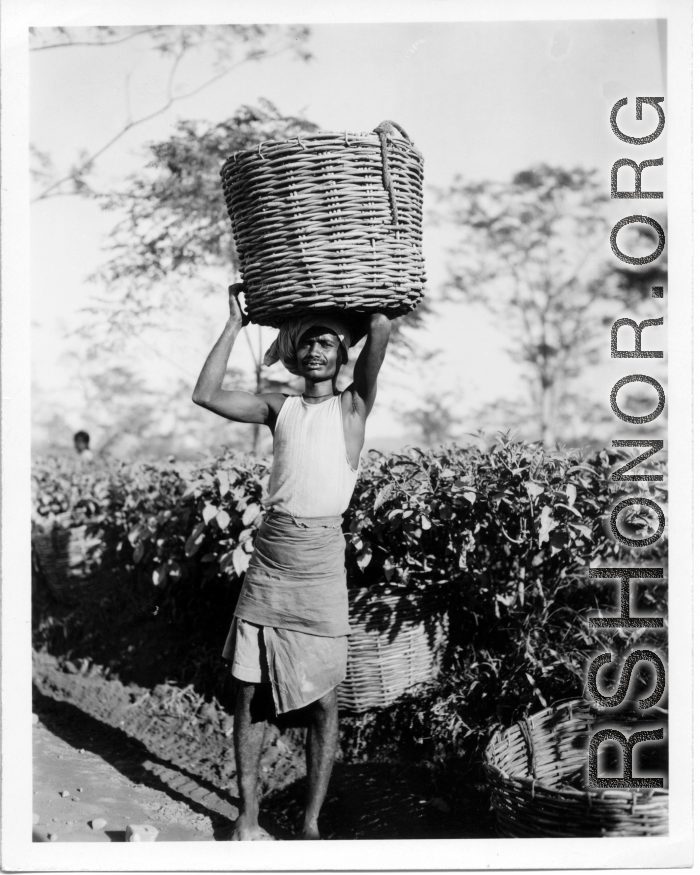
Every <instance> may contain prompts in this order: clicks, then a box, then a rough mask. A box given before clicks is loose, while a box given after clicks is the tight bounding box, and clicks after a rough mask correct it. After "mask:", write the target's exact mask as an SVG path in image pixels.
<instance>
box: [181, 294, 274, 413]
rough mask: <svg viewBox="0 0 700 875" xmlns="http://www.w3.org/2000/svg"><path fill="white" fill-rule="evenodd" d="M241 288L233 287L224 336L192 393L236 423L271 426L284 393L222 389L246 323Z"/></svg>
mask: <svg viewBox="0 0 700 875" xmlns="http://www.w3.org/2000/svg"><path fill="white" fill-rule="evenodd" d="M239 289H240V285H233V286H230V287H229V310H230V315H229V318H228V320H227V321H226V327H225V328H224V330H223V333H222V335H221V337H220V338H219V339H218V340H217V341H216V343H215V344H214V348H213V349H212V351H211V352H210V353H209V356H208V357H207V360H206V361H205V362H204V367H203V368H202V373H201V374H200V375H199V379H198V380H197V385H196V386H195V387H194V392H193V393H192V400H193V401H194V403H195V404H199V406H200V407H206V409H207V410H212V411H213V412H214V413H218V414H219V416H224V417H225V418H226V419H231V420H233V421H234V422H253V423H255V422H257V423H264V424H270V422H271V419H272V417H273V416H274V415H275V414H276V413H277V412H278V409H279V406H281V403H282V402H283V401H284V396H283V395H281V394H278V393H276V394H273V393H270V394H267V395H254V394H253V393H252V392H243V391H226V390H224V389H222V388H221V384H222V383H223V381H224V376H225V375H226V367H227V365H228V360H229V356H230V355H231V350H232V349H233V344H234V342H235V340H236V337H237V336H238V334H239V332H240V330H241V328H242V327H243V326H244V325H245V324H246V322H247V320H246V319H245V317H244V315H243V312H242V310H241V308H240V305H239V303H238V298H237V294H238V291H239Z"/></svg>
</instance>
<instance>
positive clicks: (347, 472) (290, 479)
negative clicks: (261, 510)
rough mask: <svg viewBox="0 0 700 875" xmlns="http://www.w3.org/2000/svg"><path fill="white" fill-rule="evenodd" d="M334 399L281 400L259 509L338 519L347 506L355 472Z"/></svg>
mask: <svg viewBox="0 0 700 875" xmlns="http://www.w3.org/2000/svg"><path fill="white" fill-rule="evenodd" d="M340 398H341V396H340V395H334V396H333V397H332V398H330V399H329V400H328V401H322V402H321V403H320V404H308V403H307V402H306V401H305V400H304V399H303V398H302V397H301V395H295V396H291V397H289V398H286V399H285V401H284V404H283V405H282V407H281V408H280V412H279V414H278V416H277V423H276V425H275V437H274V442H273V461H272V470H271V471H270V486H269V497H268V498H266V499H265V500H264V501H263V504H264V505H265V506H266V507H267V508H268V509H270V510H272V509H274V510H283V511H286V512H287V513H289V514H292V516H295V517H325V516H338V515H340V514H342V513H344V512H345V511H346V510H347V507H348V505H349V504H350V498H351V497H352V493H353V490H354V488H355V482H356V480H357V470H353V469H352V466H351V465H350V461H349V460H348V455H347V450H346V448H345V433H344V431H343V411H342V407H341V403H340Z"/></svg>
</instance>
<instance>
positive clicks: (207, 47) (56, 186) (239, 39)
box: [30, 24, 311, 201]
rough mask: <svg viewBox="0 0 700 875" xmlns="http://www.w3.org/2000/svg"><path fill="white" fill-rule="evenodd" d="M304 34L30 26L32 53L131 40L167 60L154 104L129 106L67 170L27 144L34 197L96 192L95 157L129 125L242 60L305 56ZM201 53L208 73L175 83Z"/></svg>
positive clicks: (233, 28) (261, 28)
mask: <svg viewBox="0 0 700 875" xmlns="http://www.w3.org/2000/svg"><path fill="white" fill-rule="evenodd" d="M309 36H310V31H309V29H308V28H306V27H302V26H299V25H290V26H285V27H280V26H276V25H260V24H250V25H242V24H224V25H216V26H213V25H183V26H176V25H157V26H154V27H40V28H30V50H31V51H32V52H45V51H49V50H51V51H57V50H58V51H65V50H66V49H71V48H76V47H84V46H103V47H109V46H113V45H117V44H122V43H125V42H128V41H136V42H138V43H140V44H142V45H146V46H150V48H151V49H152V50H153V51H156V52H158V53H159V54H160V55H161V56H162V57H164V58H166V59H167V60H168V62H169V69H168V72H167V75H166V77H165V79H164V81H163V83H162V87H163V98H162V101H161V103H160V105H159V106H157V107H156V109H155V110H151V111H149V112H146V113H144V114H143V115H136V116H134V115H133V114H132V113H131V111H130V110H129V111H128V112H127V116H126V118H125V119H124V121H123V122H122V124H121V127H119V128H118V130H117V131H116V132H115V133H113V134H112V135H111V136H110V137H108V138H107V139H106V140H105V142H104V143H103V144H102V146H100V147H99V148H98V149H96V150H94V151H92V152H88V151H86V150H81V151H80V152H79V154H78V157H77V159H76V161H75V162H74V163H73V164H72V165H71V166H70V167H69V168H68V169H67V171H57V170H56V168H55V167H54V165H53V162H52V159H51V155H50V154H49V153H48V152H42V151H41V150H39V149H38V148H36V147H35V146H33V147H32V153H33V156H34V159H35V165H34V168H33V170H32V175H33V177H34V180H35V181H36V182H37V183H38V185H39V191H38V193H37V195H36V196H35V198H34V200H35V201H41V200H46V199H48V198H54V197H62V196H65V195H82V196H88V197H89V196H96V195H97V194H98V193H97V192H96V191H95V189H94V187H93V185H94V183H93V181H92V178H91V177H92V176H93V174H94V170H95V164H96V162H97V161H98V159H100V158H101V157H102V156H103V155H104V153H105V152H107V151H108V150H109V149H111V148H112V146H113V145H114V144H115V143H116V142H118V141H119V140H121V139H122V138H123V137H124V136H125V135H126V134H128V133H129V132H130V131H131V130H133V129H134V128H136V127H138V126H140V125H143V124H145V123H147V122H149V121H151V119H154V118H156V117H157V116H160V115H163V113H165V112H167V111H168V110H169V109H170V108H171V107H172V106H174V105H175V104H176V103H177V102H179V101H182V100H186V99H187V98H189V97H193V96H195V95H196V94H199V93H201V92H202V91H204V90H205V89H206V88H208V87H209V86H211V85H213V84H214V83H215V82H217V81H219V80H220V79H223V78H224V77H225V76H228V75H229V74H230V73H232V72H233V71H234V70H235V69H237V68H238V67H239V66H241V65H242V64H245V63H249V62H254V61H261V60H263V59H265V58H270V57H273V56H275V55H279V54H282V53H292V54H293V55H294V56H295V57H297V58H300V59H301V60H309V59H310V58H311V54H310V53H309V51H308V50H307V48H306V44H307V42H308V39H309ZM202 53H208V54H209V57H210V60H211V73H210V75H209V76H207V77H205V78H204V79H202V80H201V81H199V82H196V83H191V82H188V83H187V85H184V84H183V83H180V82H178V73H179V72H180V68H181V65H182V63H183V61H184V59H185V58H186V56H188V55H191V54H202ZM125 91H126V104H127V106H129V105H130V100H129V96H130V95H129V77H127V79H126V82H125Z"/></svg>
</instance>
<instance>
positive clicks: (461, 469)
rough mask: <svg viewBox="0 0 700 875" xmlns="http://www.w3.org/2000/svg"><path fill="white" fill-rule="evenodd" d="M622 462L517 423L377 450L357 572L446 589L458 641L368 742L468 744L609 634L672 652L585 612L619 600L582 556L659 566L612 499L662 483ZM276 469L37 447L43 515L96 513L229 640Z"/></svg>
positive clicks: (369, 464) (611, 640) (175, 619)
mask: <svg viewBox="0 0 700 875" xmlns="http://www.w3.org/2000/svg"><path fill="white" fill-rule="evenodd" d="M626 458H631V456H629V455H628V454H622V453H618V454H617V455H615V456H611V455H609V454H608V453H607V452H606V451H602V452H599V453H591V454H588V455H587V456H586V457H585V458H584V457H583V455H582V453H581V452H580V451H578V450H572V451H558V452H551V451H545V450H543V449H542V447H541V446H539V445H531V444H523V443H521V442H517V441H513V440H509V439H508V438H506V437H501V438H500V439H499V440H498V442H497V443H496V444H495V445H494V446H492V447H491V448H489V449H488V450H481V449H479V448H477V447H474V446H471V447H466V448H457V447H451V448H444V449H441V450H439V451H434V452H424V451H421V450H417V449H411V450H408V451H406V452H403V453H397V454H393V455H390V456H383V455H381V454H377V453H372V454H370V458H369V459H368V460H367V461H366V462H365V463H364V465H363V468H362V470H361V473H360V476H359V478H358V485H357V489H356V491H355V493H354V496H353V499H352V502H351V505H350V507H349V509H348V512H347V514H346V517H345V523H344V528H345V532H346V538H347V542H348V557H347V568H348V584H349V586H351V587H368V588H374V589H376V591H377V592H378V594H380V595H381V592H383V591H384V589H385V588H390V589H391V591H392V592H394V593H396V592H398V593H400V594H401V595H402V596H403V599H404V600H405V601H406V602H410V601H414V600H418V599H419V598H420V597H421V595H422V594H423V593H430V594H432V595H435V594H437V596H438V601H439V602H440V604H441V609H440V610H442V611H444V612H446V613H447V615H448V619H449V622H448V630H449V640H448V646H447V647H446V648H445V652H444V659H443V665H442V671H441V674H440V676H439V677H438V679H437V680H436V681H435V682H434V683H432V684H430V685H426V686H424V687H423V688H420V689H418V690H414V691H411V692H410V693H409V694H407V695H406V696H404V697H403V699H402V700H400V701H399V702H397V704H396V705H395V706H393V707H392V708H390V709H387V710H386V711H384V712H381V713H378V714H375V715H370V716H369V717H368V718H367V719H365V720H363V721H362V724H361V725H362V726H363V727H364V728H363V729H362V733H361V734H360V735H357V737H356V738H355V742H353V743H354V744H356V746H358V749H359V748H360V747H362V746H363V745H367V744H377V743H380V742H381V740H382V739H384V740H387V739H390V738H393V739H395V740H396V739H403V742H404V743H405V744H407V745H409V747H411V746H412V747H413V748H418V751H419V750H420V749H421V747H422V748H423V749H426V750H427V748H430V749H431V750H432V755H435V751H437V750H438V749H442V750H446V751H454V750H460V749H462V748H463V747H464V745H465V744H469V743H471V742H470V741H469V740H470V739H471V740H472V741H474V740H479V739H482V738H483V736H484V735H485V734H487V733H488V732H489V731H490V730H491V729H492V728H493V727H494V726H495V725H496V724H498V723H499V722H504V723H509V722H510V721H511V720H512V719H513V718H514V717H516V716H518V715H519V714H521V713H523V712H525V711H527V710H531V709H534V710H537V709H539V708H540V707H543V706H545V705H548V704H551V703H552V702H553V701H556V700H557V699H560V698H563V697H568V696H573V695H579V694H580V693H581V692H582V686H583V676H584V673H585V666H586V664H587V659H588V657H589V655H590V654H591V652H593V651H597V652H600V650H601V649H602V647H603V645H605V648H606V649H614V650H615V651H616V652H617V653H623V652H624V651H625V650H626V649H629V648H630V647H631V646H632V645H634V643H635V642H636V641H638V640H640V638H643V639H644V641H645V644H647V645H648V644H649V643H650V642H652V641H653V642H654V643H655V644H657V645H658V647H660V648H662V649H663V647H664V631H663V630H656V631H654V634H650V633H651V632H652V631H653V630H649V629H641V630H639V629H631V630H609V631H602V630H597V631H596V630H591V629H589V627H588V623H587V617H588V616H589V615H590V614H594V613H596V612H599V613H600V614H605V613H614V611H615V609H616V598H615V592H616V591H617V587H616V586H615V585H614V582H613V581H601V580H597V579H596V580H591V579H589V577H588V570H587V569H588V567H589V566H593V567H596V566H603V565H605V566H615V565H632V564H635V563H640V562H644V564H646V565H649V564H652V563H653V564H656V565H664V564H665V553H666V543H667V542H666V537H665V536H664V537H662V538H661V539H659V540H658V541H657V542H656V543H655V544H654V545H653V546H652V547H649V548H644V549H629V548H627V547H621V546H620V545H619V544H618V543H617V541H616V540H615V539H614V538H612V537H611V535H610V532H609V528H608V522H607V520H608V519H609V514H610V510H611V507H612V506H613V505H614V504H616V503H617V501H618V500H619V499H621V498H622V497H626V496H627V495H629V494H643V495H645V496H646V497H649V498H652V499H654V500H656V501H657V502H659V503H660V504H661V505H662V506H664V505H665V501H666V491H665V485H664V484H663V482H660V483H644V482H640V483H620V482H616V481H613V480H612V479H611V475H612V473H613V471H614V470H615V469H616V468H617V467H619V466H620V465H621V464H622V462H623V460H624V459H626ZM644 470H645V471H649V472H651V473H661V474H664V472H665V462H664V460H663V459H660V457H659V454H657V455H656V456H654V457H652V459H650V460H649V461H648V462H647V463H646V464H645V467H644ZM268 476H269V469H268V465H267V464H266V463H263V462H257V461H254V460H252V459H251V458H248V457H245V456H240V455H233V454H230V453H229V454H225V455H223V456H222V457H220V458H218V459H215V460H210V461H208V462H206V463H202V464H199V465H187V466H181V465H177V464H175V463H172V462H170V463H162V464H157V465H154V464H150V465H148V464H139V465H124V464H114V465H106V466H99V465H95V466H94V467H91V468H89V469H80V468H78V467H76V466H74V467H73V468H71V467H70V465H69V464H68V463H59V462H57V461H55V460H42V461H40V462H37V464H36V465H35V468H34V513H35V518H36V519H45V520H48V519H51V518H52V514H53V515H55V514H57V513H58V514H63V518H64V519H65V518H66V517H67V518H68V519H69V520H71V521H72V522H73V523H74V524H79V523H81V522H84V521H85V520H90V521H91V524H92V525H94V526H96V527H99V528H100V530H101V531H102V532H103V536H104V538H105V541H107V542H108V543H109V544H110V545H111V546H110V551H109V553H108V555H109V556H110V557H111V558H110V561H115V562H117V563H119V564H120V566H121V567H122V568H123V569H125V570H126V571H128V572H129V573H130V579H131V581H132V586H133V587H134V588H137V589H138V588H140V590H141V591H142V592H148V593H150V596H149V605H156V607H157V610H160V611H161V613H162V614H165V615H166V616H167V618H168V621H169V622H171V623H173V624H174V626H175V627H177V628H180V627H181V628H182V629H186V630H187V632H188V636H189V637H188V640H189V641H190V642H195V641H201V642H206V643H207V646H208V647H209V648H212V649H216V650H217V651H218V650H220V647H221V646H222V644H223V639H224V637H225V634H226V630H227V629H228V625H229V623H230V620H231V616H232V612H233V607H234V605H235V602H236V599H237V597H238V592H239V590H240V584H241V581H242V577H243V575H244V573H245V569H246V568H247V565H248V562H249V559H250V554H251V553H252V550H253V544H254V540H255V535H256V532H257V529H258V527H259V525H260V522H261V520H262V498H263V495H264V494H265V490H266V486H267V480H268ZM645 510H646V509H645V508H644V506H643V505H642V506H638V507H635V506H632V507H630V508H628V509H627V510H626V511H625V512H624V513H623V514H621V516H620V523H619V525H620V528H621V530H622V531H623V533H624V532H627V533H634V536H635V537H641V536H642V535H644V534H646V533H648V532H649V531H652V530H653V529H654V528H655V523H654V522H653V521H652V520H650V519H649V517H648V515H647V514H645ZM634 590H635V594H636V600H635V605H636V610H635V612H636V613H637V614H644V613H647V614H650V615H651V614H656V615H663V614H664V613H665V604H666V585H665V584H658V583H657V584H654V585H652V584H646V583H645V584H642V583H636V584H635V586H634ZM365 601H366V600H365ZM367 604H369V607H368V608H367V612H368V615H369V619H371V620H374V621H375V622H376V624H377V625H378V626H380V627H381V626H382V624H384V625H385V626H386V625H388V624H389V622H390V618H388V617H386V615H385V613H383V612H382V606H381V600H379V601H378V602H376V603H375V604H374V606H372V603H371V602H367ZM184 680H185V682H188V681H187V679H184ZM642 680H643V678H642ZM211 684H212V687H211V692H213V691H214V690H215V689H216V681H215V679H212V681H211ZM357 731H358V730H357V727H356V725H355V728H354V729H353V732H355V733H356V732H357Z"/></svg>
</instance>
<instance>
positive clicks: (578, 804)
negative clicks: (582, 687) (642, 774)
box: [484, 699, 668, 838]
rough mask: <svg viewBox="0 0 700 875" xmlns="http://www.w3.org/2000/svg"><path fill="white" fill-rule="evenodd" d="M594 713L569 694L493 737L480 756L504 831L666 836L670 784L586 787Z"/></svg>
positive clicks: (537, 835) (534, 834)
mask: <svg viewBox="0 0 700 875" xmlns="http://www.w3.org/2000/svg"><path fill="white" fill-rule="evenodd" d="M596 718H597V711H596V709H595V708H594V707H593V706H592V705H591V703H590V702H588V701H586V700H584V699H572V700H571V701H568V702H564V703H562V704H559V705H555V706H552V707H551V708H545V709H544V710H543V711H540V712H539V713H537V714H535V715H533V716H532V717H528V718H526V719H525V720H522V721H520V722H519V723H517V724H515V725H513V726H511V727H509V728H508V729H506V730H505V731H500V732H496V733H495V734H494V735H493V737H492V738H491V740H490V741H489V744H488V746H487V748H486V751H485V754H484V760H485V766H486V772H487V776H488V780H489V784H490V787H491V803H492V807H493V809H494V811H495V814H496V820H497V824H498V831H499V833H500V834H501V835H502V836H507V837H518V838H528V837H530V838H549V837H557V838H560V837H561V838H578V837H589V836H656V835H668V790H665V789H660V788H658V789H656V788H654V789H609V788H587V787H586V785H585V783H584V782H585V780H586V774H587V764H588V745H589V739H590V737H591V735H592V734H593V733H594V732H595V731H596V728H597V727H596Z"/></svg>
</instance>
